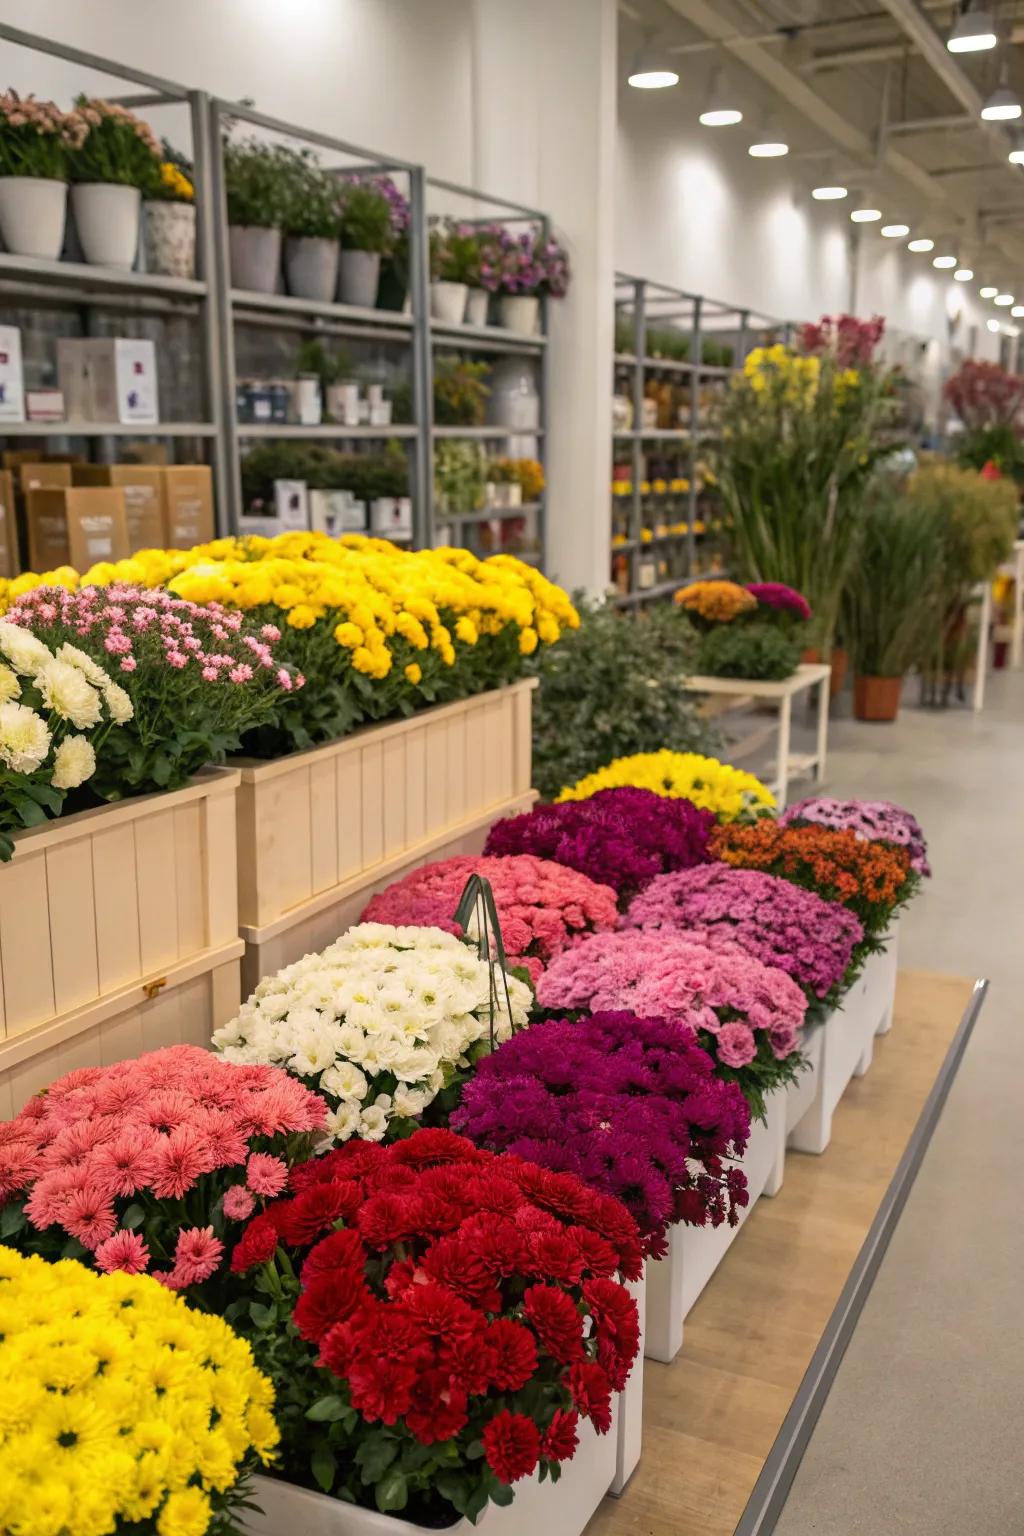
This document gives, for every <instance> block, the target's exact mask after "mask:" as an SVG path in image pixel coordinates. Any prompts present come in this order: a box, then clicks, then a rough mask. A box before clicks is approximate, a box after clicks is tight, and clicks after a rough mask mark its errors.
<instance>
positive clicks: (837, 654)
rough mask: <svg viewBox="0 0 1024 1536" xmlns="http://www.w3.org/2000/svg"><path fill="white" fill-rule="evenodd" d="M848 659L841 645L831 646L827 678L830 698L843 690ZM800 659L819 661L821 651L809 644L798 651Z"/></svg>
mask: <svg viewBox="0 0 1024 1536" xmlns="http://www.w3.org/2000/svg"><path fill="white" fill-rule="evenodd" d="M849 659H850V658H849V656H848V655H847V653H846V652H845V651H844V650H843V648H842V646H841V645H834V646H833V647H832V676H831V678H830V679H829V685H828V696H829V698H830V699H834V698H835V696H836V694H837V693H842V691H843V684H844V683H845V682H846V668H847V665H848V663H849ZM800 660H801V661H812V662H814V661H820V660H821V652H820V651H819V650H818V649H817V647H816V646H811V647H809V648H808V649H807V650H806V651H802V652H801V653H800Z"/></svg>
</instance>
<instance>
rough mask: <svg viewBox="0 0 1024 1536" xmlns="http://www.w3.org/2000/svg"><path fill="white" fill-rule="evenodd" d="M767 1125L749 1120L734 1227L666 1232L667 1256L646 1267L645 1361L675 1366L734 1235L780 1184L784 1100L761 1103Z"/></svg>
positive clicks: (774, 1095)
mask: <svg viewBox="0 0 1024 1536" xmlns="http://www.w3.org/2000/svg"><path fill="white" fill-rule="evenodd" d="M765 1111H766V1121H765V1124H763V1125H762V1124H761V1122H760V1121H758V1120H754V1121H752V1122H751V1126H750V1140H749V1141H748V1143H747V1150H746V1152H745V1153H744V1154H743V1157H742V1159H741V1161H740V1164H739V1166H740V1167H741V1168H742V1169H743V1172H744V1173H745V1174H746V1176H747V1192H748V1195H749V1197H750V1198H749V1200H748V1203H747V1204H746V1205H745V1206H744V1207H743V1209H742V1210H741V1211H740V1212H739V1221H738V1223H737V1224H736V1226H735V1227H730V1226H729V1225H728V1224H727V1223H725V1222H723V1223H722V1225H721V1226H720V1227H688V1226H684V1225H683V1224H682V1223H679V1224H677V1225H676V1226H674V1227H672V1228H671V1229H670V1230H669V1239H668V1253H667V1254H666V1255H665V1257H664V1258H663V1259H649V1260H648V1261H647V1315H646V1322H645V1337H644V1354H645V1355H646V1356H647V1358H648V1360H662V1361H664V1362H666V1363H667V1362H669V1361H671V1360H674V1359H675V1357H676V1355H677V1354H678V1353H679V1350H680V1348H681V1346H682V1342H683V1323H684V1321H685V1319H686V1316H687V1314H688V1313H689V1311H690V1309H691V1308H692V1306H693V1305H694V1303H695V1302H696V1300H697V1298H698V1296H699V1295H700V1293H701V1291H702V1290H703V1289H704V1287H705V1286H706V1285H707V1283H708V1281H709V1280H710V1279H711V1276H712V1275H713V1274H714V1272H715V1270H716V1269H717V1268H718V1266H719V1264H721V1262H722V1260H723V1259H724V1258H725V1255H726V1254H727V1253H728V1251H729V1249H730V1248H731V1247H732V1244H733V1242H734V1241H735V1238H736V1235H737V1233H739V1232H740V1231H741V1230H742V1227H743V1223H744V1222H745V1221H746V1219H747V1217H748V1216H749V1215H750V1213H751V1211H752V1210H753V1209H754V1206H755V1205H756V1204H757V1201H758V1199H759V1198H760V1196H761V1195H764V1194H775V1193H776V1192H777V1190H778V1189H779V1187H780V1185H781V1183H782V1173H783V1169H784V1167H785V1158H786V1096H785V1094H783V1093H771V1094H769V1095H768V1098H767V1100H766V1103H765Z"/></svg>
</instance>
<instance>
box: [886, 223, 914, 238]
mask: <svg viewBox="0 0 1024 1536" xmlns="http://www.w3.org/2000/svg"><path fill="white" fill-rule="evenodd" d="M882 234H883V235H884V236H885V238H886V239H887V240H898V239H899V238H900V237H901V236H902V235H909V234H910V225H909V224H883V225H882Z"/></svg>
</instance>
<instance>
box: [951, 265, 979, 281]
mask: <svg viewBox="0 0 1024 1536" xmlns="http://www.w3.org/2000/svg"><path fill="white" fill-rule="evenodd" d="M973 276H974V272H973V271H972V269H971V268H970V267H957V269H956V271H955V272H954V273H953V281H954V282H955V283H969V282H970V281H971V278H972V277H973Z"/></svg>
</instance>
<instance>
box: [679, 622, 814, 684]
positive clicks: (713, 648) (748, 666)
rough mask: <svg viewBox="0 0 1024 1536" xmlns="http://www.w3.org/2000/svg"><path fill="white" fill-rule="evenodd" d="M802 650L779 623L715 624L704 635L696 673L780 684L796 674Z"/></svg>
mask: <svg viewBox="0 0 1024 1536" xmlns="http://www.w3.org/2000/svg"><path fill="white" fill-rule="evenodd" d="M800 651H801V644H800V641H799V639H797V638H796V637H795V636H794V635H793V634H792V633H790V632H788V631H786V630H784V629H782V628H780V626H779V625H777V624H772V623H766V622H764V621H763V620H757V619H755V620H752V621H751V622H749V623H746V624H744V623H739V624H716V625H714V626H713V628H711V629H709V630H708V631H707V633H706V634H703V635H701V638H700V649H699V651H698V653H697V667H696V670H697V671H698V672H699V673H703V674H704V675H705V676H706V677H746V678H750V679H751V680H752V681H757V682H781V681H782V679H783V678H784V677H792V675H793V673H794V672H795V671H796V669H797V667H798V666H799V664H800Z"/></svg>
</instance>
